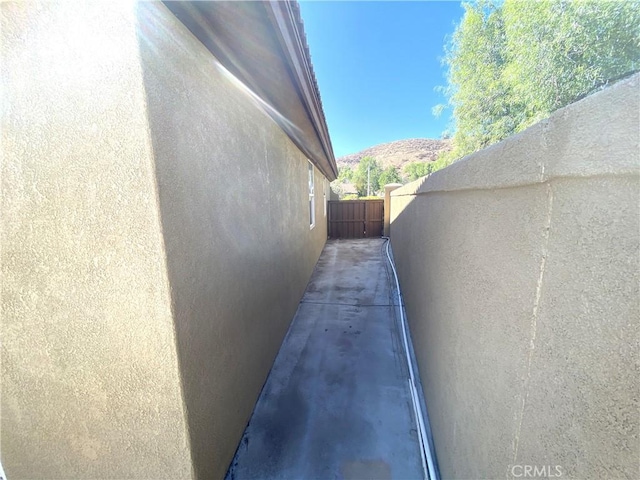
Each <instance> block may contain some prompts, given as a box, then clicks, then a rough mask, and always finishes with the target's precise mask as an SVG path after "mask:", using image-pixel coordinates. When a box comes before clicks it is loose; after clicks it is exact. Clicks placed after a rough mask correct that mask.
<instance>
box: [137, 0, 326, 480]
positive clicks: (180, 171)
mask: <svg viewBox="0 0 640 480" xmlns="http://www.w3.org/2000/svg"><path fill="white" fill-rule="evenodd" d="M138 23H139V43H140V56H141V61H142V68H143V79H144V87H145V92H146V100H147V108H148V112H147V114H148V121H149V127H150V135H151V139H152V147H153V155H154V159H155V177H156V183H157V195H158V202H159V210H160V217H161V223H162V234H163V240H164V246H165V253H166V262H167V270H168V276H169V283H170V287H171V301H172V313H173V318H174V322H175V332H176V337H177V348H178V356H179V368H180V376H181V381H182V390H183V396H184V401H185V405H186V413H187V417H188V428H189V436H190V442H191V445H190V447H191V455H192V461H193V465H194V467H193V468H194V470H195V472H196V476H197V477H198V478H214V477H222V476H224V474H225V472H226V470H227V467H228V464H229V462H230V461H231V459H232V458H233V454H234V452H235V450H236V447H237V443H238V441H239V439H240V437H241V435H242V432H243V431H244V428H245V426H246V424H247V422H248V419H249V417H250V415H251V412H252V410H253V406H254V404H255V401H256V399H257V396H258V394H259V392H260V389H261V387H262V385H263V383H264V380H265V378H266V376H267V374H268V371H269V369H270V367H271V365H272V363H273V360H274V358H275V355H276V353H277V351H278V348H279V347H280V344H281V341H282V338H283V337H284V335H285V333H286V330H287V328H288V326H289V322H290V320H291V319H292V318H293V315H294V314H295V311H296V308H297V305H298V301H299V300H300V297H301V296H302V293H303V291H304V288H305V285H306V282H307V280H308V278H309V275H310V274H311V271H312V269H313V266H314V264H315V262H316V260H317V258H318V256H319V254H320V251H321V249H322V246H323V245H324V242H325V240H326V233H324V232H326V226H323V225H320V224H319V225H317V227H316V229H314V230H313V231H311V232H310V231H309V220H308V191H307V190H306V189H307V175H308V171H307V168H308V163H307V160H306V159H305V158H304V157H303V155H302V154H301V153H300V152H299V150H298V149H297V148H296V147H295V146H294V145H293V144H292V142H291V141H290V140H289V138H288V137H287V136H286V135H285V134H284V133H283V132H282V130H281V129H280V128H279V127H278V126H277V125H276V124H275V123H274V122H273V121H272V120H271V119H270V118H269V117H268V116H267V115H266V114H265V113H263V112H262V111H261V110H260V109H258V108H256V105H255V103H254V102H253V101H252V100H251V99H250V98H249V96H248V95H247V94H246V93H245V92H244V91H242V90H241V89H240V88H238V87H237V85H235V84H234V83H233V82H232V80H231V79H230V78H229V76H228V75H225V73H224V72H223V70H222V69H221V67H220V66H219V64H217V62H216V61H215V59H214V57H212V55H211V54H210V53H209V51H208V50H206V48H205V47H204V46H203V45H202V44H201V43H200V42H199V41H198V40H197V39H195V37H193V36H192V35H191V33H190V32H189V31H188V30H186V28H185V27H184V26H183V25H182V23H180V22H179V21H178V20H177V19H176V18H175V17H174V16H173V15H172V14H171V13H170V12H169V11H168V10H167V9H166V8H165V7H164V5H161V4H155V3H142V4H140V6H139V7H138ZM273 206H277V207H273ZM319 208H321V206H320V207H319ZM317 217H318V221H320V219H321V218H322V217H319V216H318V215H317Z"/></svg>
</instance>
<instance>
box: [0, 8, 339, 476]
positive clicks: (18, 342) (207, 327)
mask: <svg viewBox="0 0 640 480" xmlns="http://www.w3.org/2000/svg"><path fill="white" fill-rule="evenodd" d="M0 12H1V15H2V44H1V49H2V50H1V55H2V57H1V58H2V65H3V69H2V88H3V125H2V151H3V163H2V286H3V289H2V410H1V411H2V416H1V422H2V423H1V431H2V437H1V442H2V443H1V445H0V454H1V461H2V465H3V466H4V468H5V471H6V473H7V475H8V477H9V478H11V479H20V478H193V477H198V478H219V477H222V476H223V475H224V473H225V471H226V469H227V467H228V464H229V461H230V460H231V458H232V456H233V454H234V451H235V449H236V446H237V442H238V440H239V439H240V436H241V434H242V432H243V429H244V427H245V425H246V423H247V421H248V419H249V416H250V414H251V412H252V409H253V405H254V402H255V400H256V398H257V396H258V394H259V392H260V389H261V387H262V384H263V382H264V380H265V378H266V375H267V373H268V370H269V368H270V367H271V364H272V362H273V359H274V358H275V355H276V353H277V350H278V348H279V346H280V343H281V340H282V338H283V336H284V334H285V332H286V330H287V327H288V325H289V322H290V320H291V319H292V317H293V315H294V313H295V310H296V308H297V303H298V301H299V299H300V296H301V295H302V293H303V291H304V288H305V285H306V283H307V280H308V278H309V276H310V274H311V272H312V269H313V266H314V264H315V262H316V260H317V258H318V256H319V254H320V251H321V249H322V247H323V245H324V242H325V240H326V232H327V230H326V218H325V216H324V211H323V204H322V203H323V202H322V200H323V190H322V189H323V186H324V185H323V178H322V176H321V174H320V172H318V171H317V170H316V172H315V174H316V226H315V228H314V229H310V228H309V212H308V189H307V185H308V183H307V174H308V170H307V169H308V163H307V160H306V158H305V157H304V156H303V154H302V153H301V152H300V151H299V150H298V149H297V148H296V147H295V146H294V145H293V143H292V142H291V141H290V140H289V138H288V137H287V136H286V135H285V134H284V133H283V132H282V131H281V130H280V129H279V128H278V126H277V125H276V124H275V123H274V122H273V121H272V120H271V119H270V118H269V117H268V116H267V115H266V114H264V113H263V112H262V110H261V109H260V108H259V107H258V106H257V105H256V104H255V103H254V102H253V101H252V100H251V99H250V97H249V96H248V95H247V94H246V93H245V92H243V90H242V89H241V88H239V87H238V85H237V84H236V83H235V81H234V80H233V78H230V77H229V76H228V75H225V74H224V72H223V70H222V69H221V68H219V66H218V65H217V62H216V61H215V59H214V58H213V57H212V56H211V54H210V53H209V52H208V51H207V50H206V49H205V48H204V46H203V45H202V44H201V43H200V42H199V41H198V40H196V39H195V38H194V37H193V36H192V35H191V33H190V32H189V31H188V30H187V29H186V28H184V26H183V25H182V24H181V23H180V22H179V21H177V20H176V18H175V17H174V16H173V15H172V14H171V13H170V12H169V11H168V10H167V9H166V7H164V5H162V4H160V3H142V4H140V5H138V6H136V5H128V4H123V3H122V2H120V3H115V4H114V3H89V4H77V3H65V2H62V3H57V4H56V3H42V4H39V3H24V2H17V3H3V4H2V5H1V6H0Z"/></svg>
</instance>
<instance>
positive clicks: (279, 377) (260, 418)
mask: <svg viewBox="0 0 640 480" xmlns="http://www.w3.org/2000/svg"><path fill="white" fill-rule="evenodd" d="M383 247H384V241H383V240H382V239H379V238H378V239H364V240H332V241H329V242H328V243H327V245H326V246H325V249H324V251H323V252H322V255H321V257H320V259H319V260H318V264H317V265H316V268H315V271H314V273H313V275H312V277H311V280H310V281H309V284H308V286H307V290H306V292H305V294H304V296H303V298H302V301H301V302H300V306H299V308H298V312H297V314H296V316H295V318H294V320H293V322H292V325H291V328H290V330H289V333H288V334H287V336H286V338H285V340H284V342H283V344H282V347H281V349H280V352H279V353H278V356H277V358H276V361H275V363H274V365H273V368H272V370H271V373H270V374H269V377H268V379H267V382H266V384H265V386H264V389H263V391H262V393H261V395H260V398H259V400H258V403H257V405H256V408H255V410H254V412H253V416H252V417H251V420H250V422H249V425H248V426H247V429H246V430H245V433H244V436H243V438H242V441H241V442H240V446H239V448H238V451H237V453H236V456H235V458H234V461H233V462H232V465H231V467H230V469H229V472H228V474H227V479H229V480H231V479H234V480H243V479H250V478H251V479H253V478H260V479H275V478H278V479H280V478H282V479H358V480H360V479H374V478H380V479H385V478H394V479H419V478H423V473H422V463H421V458H420V450H419V444H418V437H417V432H416V425H415V421H414V417H413V407H412V404H411V397H410V392H409V387H408V380H407V379H408V371H407V367H406V363H405V362H406V361H405V354H404V350H403V347H402V338H401V335H402V334H401V330H400V326H399V324H398V320H397V316H398V314H397V311H396V310H397V307H395V309H394V303H395V302H394V301H393V292H392V282H393V277H392V274H391V269H390V267H389V266H388V264H387V262H386V256H385V254H384V251H383Z"/></svg>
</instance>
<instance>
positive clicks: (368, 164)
mask: <svg viewBox="0 0 640 480" xmlns="http://www.w3.org/2000/svg"><path fill="white" fill-rule="evenodd" d="M381 173H382V168H381V167H380V164H379V163H378V161H377V160H376V159H375V158H373V157H364V158H362V159H361V160H360V163H359V164H358V168H356V170H355V172H353V179H352V181H353V184H354V185H355V187H356V190H358V195H359V196H361V197H364V196H366V195H368V194H369V195H374V194H375V193H376V192H377V191H379V190H380V181H379V180H380V174H381ZM367 187H369V193H367Z"/></svg>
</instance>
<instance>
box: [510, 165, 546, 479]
mask: <svg viewBox="0 0 640 480" xmlns="http://www.w3.org/2000/svg"><path fill="white" fill-rule="evenodd" d="M542 175H544V165H543V166H542ZM552 214H553V188H552V186H551V183H550V182H548V183H547V218H546V221H545V226H544V233H543V235H544V239H543V242H542V255H541V259H540V269H539V273H538V281H537V283H536V292H535V297H534V301H533V308H532V312H531V326H530V332H531V337H530V340H529V353H528V356H527V370H526V375H525V379H524V385H523V395H522V400H521V404H520V418H519V419H518V425H517V428H516V432H515V436H514V439H513V461H512V465H515V463H516V460H517V458H518V449H519V447H520V434H521V432H522V421H523V418H524V411H525V408H526V404H527V401H528V399H529V392H530V388H531V363H532V360H533V353H534V350H535V348H536V337H537V334H538V309H539V307H540V298H541V297H542V285H543V281H544V273H545V269H546V265H547V256H548V252H549V236H550V230H551V217H552ZM509 474H510V471H509V470H508V471H507V478H509Z"/></svg>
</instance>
